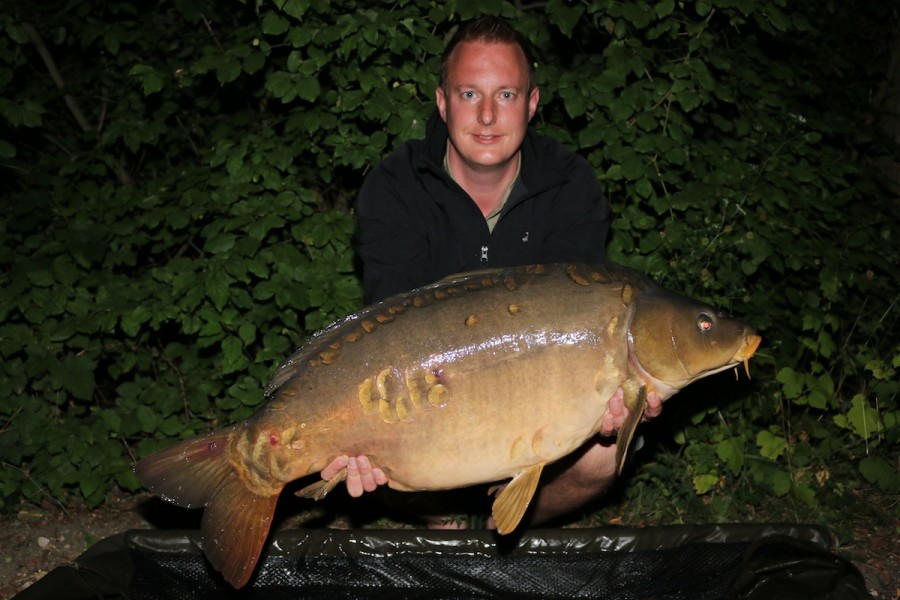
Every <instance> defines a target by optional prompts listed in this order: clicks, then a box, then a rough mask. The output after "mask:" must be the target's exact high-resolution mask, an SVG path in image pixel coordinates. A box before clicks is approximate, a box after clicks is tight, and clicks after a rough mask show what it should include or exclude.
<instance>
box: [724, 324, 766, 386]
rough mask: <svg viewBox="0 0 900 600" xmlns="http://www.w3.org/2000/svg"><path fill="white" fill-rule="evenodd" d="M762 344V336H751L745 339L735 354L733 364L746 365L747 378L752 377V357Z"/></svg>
mask: <svg viewBox="0 0 900 600" xmlns="http://www.w3.org/2000/svg"><path fill="white" fill-rule="evenodd" d="M760 343H762V336H761V335H757V334H755V333H754V334H751V335H748V336H747V337H745V338H744V341H743V343H742V344H741V347H740V348H738V351H737V352H736V353H735V355H734V357H732V359H731V360H732V364H735V365H736V364H737V363H744V372H745V373H746V374H747V377H748V378H749V377H750V357H751V356H753V355H754V353H756V349H757V348H759V345H760Z"/></svg>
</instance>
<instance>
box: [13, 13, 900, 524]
mask: <svg viewBox="0 0 900 600" xmlns="http://www.w3.org/2000/svg"><path fill="white" fill-rule="evenodd" d="M19 10H20V12H18V13H15V14H11V15H4V16H2V17H0V27H2V29H3V31H4V33H5V35H4V36H2V37H0V61H2V65H3V69H0V114H2V115H3V117H4V120H5V124H4V125H3V126H2V129H0V160H2V163H0V164H2V168H3V171H4V175H3V178H2V183H0V186H2V189H3V195H4V198H5V199H7V203H6V205H7V210H5V211H4V212H3V213H2V215H0V219H2V222H3V237H2V243H0V265H2V270H0V356H2V365H0V381H2V384H3V387H4V389H7V390H9V392H8V393H7V394H5V395H4V396H3V397H2V398H0V460H2V463H0V497H2V498H3V502H4V505H5V506H6V507H9V508H12V507H15V506H16V505H17V503H18V502H19V499H20V497H22V496H24V497H25V498H27V499H29V500H31V501H34V502H40V501H42V500H45V499H47V498H53V499H57V500H59V501H71V500H72V499H73V498H77V497H81V498H83V499H84V500H85V501H86V502H87V503H88V504H89V505H97V504H99V503H101V502H102V501H103V499H104V498H105V497H106V496H107V494H108V493H109V491H110V490H111V489H112V488H113V487H119V488H122V489H125V490H131V491H134V490H137V489H138V483H137V481H136V480H135V478H134V476H133V474H132V472H131V466H132V464H133V462H134V460H135V458H136V457H137V456H139V455H143V454H145V453H147V452H149V451H151V450H153V449H155V448H158V447H160V446H162V445H165V444H167V443H169V442H170V441H171V440H172V439H174V438H181V437H184V436H188V435H191V434H194V433H198V432H202V431H206V430H208V429H210V428H213V427H216V426H221V425H224V424H226V423H230V422H233V421H235V420H237V419H240V418H243V417H246V416H248V415H249V414H250V413H252V411H253V410H255V409H256V407H258V406H259V404H260V403H261V402H262V389H263V387H264V385H265V382H266V381H267V379H268V377H269V376H270V375H271V373H272V372H273V371H274V369H275V367H276V366H277V365H278V364H279V362H280V361H281V360H282V359H283V358H284V357H285V356H287V355H288V354H289V353H290V352H291V351H292V350H293V349H294V348H295V347H296V346H297V345H299V344H300V343H302V341H303V340H304V339H305V337H306V336H308V335H309V334H310V333H312V332H313V331H315V330H316V329H318V328H320V327H322V326H324V325H326V324H327V323H329V322H330V321H331V320H333V319H335V318H337V317H340V316H343V315H345V314H347V313H349V312H351V311H352V310H354V309H356V308H359V307H360V303H361V289H360V283H359V279H358V273H357V270H356V264H355V259H354V255H353V251H352V247H351V243H350V240H351V235H352V232H353V228H354V220H353V214H352V204H353V200H354V197H355V193H356V190H357V189H358V187H359V185H360V183H361V182H362V180H363V178H364V177H365V174H366V172H367V170H368V169H369V168H371V167H372V166H373V165H374V164H376V163H377V162H378V161H379V160H380V159H381V158H382V157H383V156H384V155H385V154H387V153H388V152H390V150H391V149H392V148H393V147H395V146H396V145H397V144H399V143H400V142H402V141H404V140H406V139H409V138H411V137H420V136H422V135H423V134H424V123H425V120H426V119H427V118H428V116H429V114H430V113H431V111H432V110H433V108H432V107H433V94H434V87H435V85H436V83H437V71H438V64H439V57H440V52H441V50H442V48H443V45H444V42H445V40H446V38H447V36H449V35H451V34H452V31H453V29H454V28H455V27H456V26H457V25H458V24H459V23H460V22H461V21H462V20H465V19H468V18H471V17H474V16H477V15H479V14H499V15H502V16H504V17H506V18H508V19H510V20H511V21H513V22H514V24H516V25H517V26H518V27H519V28H520V30H521V31H523V32H524V33H525V34H526V35H527V36H528V37H529V39H530V40H531V42H532V43H533V45H534V46H535V50H536V54H537V56H538V57H540V58H539V64H538V69H537V74H538V78H539V84H540V86H541V97H542V106H541V108H540V110H539V114H538V116H537V118H536V119H535V122H534V125H535V127H537V128H538V129H540V130H541V131H543V132H545V133H547V134H549V135H554V136H556V137H559V138H560V139H562V140H563V141H564V142H565V143H567V144H568V145H569V146H570V147H572V148H574V149H576V150H578V151H579V152H581V153H583V154H584V156H586V157H587V158H588V159H589V160H590V161H591V163H592V164H593V165H594V166H595V168H596V169H597V173H598V176H599V177H600V179H601V181H602V183H603V186H604V188H605V189H606V191H607V193H608V195H609V197H610V199H611V202H612V204H613V209H614V212H615V220H614V223H613V236H612V240H611V243H610V247H609V255H610V258H611V259H613V260H615V261H618V262H622V263H625V264H628V265H631V266H634V267H636V268H638V269H640V270H642V271H645V272H647V273H648V274H649V275H651V276H652V277H654V278H656V279H657V280H659V281H660V282H661V283H663V284H665V285H666V286H668V287H670V288H672V289H676V290H679V291H682V292H683V293H685V294H687V295H691V296H695V297H699V298H703V299H704V300H707V301H710V302H713V303H715V304H717V305H719V306H721V307H723V308H725V309H727V310H729V311H731V312H733V313H734V314H736V315H739V316H741V317H742V318H743V319H745V320H747V321H749V322H751V323H753V324H754V325H755V326H756V327H758V328H759V329H760V330H761V331H762V334H763V336H764V339H765V342H764V346H763V347H762V348H761V350H760V352H759V354H758V356H757V357H755V358H754V359H753V361H752V365H751V372H752V377H753V378H752V380H751V381H749V382H748V381H747V380H746V378H741V380H739V381H737V382H734V381H733V380H731V379H729V378H728V376H727V375H719V376H717V377H716V378H714V379H713V380H712V381H711V382H708V383H704V384H702V385H698V386H695V387H693V388H692V389H689V390H687V391H685V392H683V393H682V394H681V396H680V397H679V398H678V399H676V400H673V402H672V403H670V405H667V408H666V410H665V411H664V415H663V416H662V417H660V418H659V419H658V420H657V423H655V424H648V425H647V427H648V428H649V429H650V431H651V432H652V433H653V436H652V437H653V439H655V440H656V442H655V444H653V447H654V448H655V452H653V453H652V454H650V455H649V457H648V458H647V459H645V462H644V463H643V464H639V466H638V467H637V468H636V469H635V472H634V475H633V477H632V480H631V481H630V482H629V484H628V488H627V495H628V496H629V497H630V498H632V499H639V500H640V503H643V504H642V506H649V505H651V504H652V505H653V506H655V507H656V508H655V509H653V510H650V511H648V514H649V513H653V512H654V511H655V512H656V514H657V515H658V516H659V518H660V519H666V520H677V519H685V518H688V516H687V515H686V514H685V513H684V512H683V511H682V512H679V513H676V514H670V513H667V512H666V509H664V508H662V507H665V506H672V505H673V504H674V505H679V506H696V507H699V508H698V510H700V511H701V512H698V513H697V514H696V516H697V518H724V517H725V516H729V517H733V516H735V515H741V514H746V516H748V517H752V516H755V515H756V511H757V510H761V507H763V506H766V504H767V503H768V502H770V501H771V498H773V497H774V498H786V499H792V500H797V501H799V506H801V507H816V506H821V505H823V503H824V504H829V505H835V506H838V505H840V504H841V503H850V502H852V499H853V498H854V494H856V493H857V492H858V490H859V489H861V488H863V487H867V486H869V487H871V486H874V487H875V488H877V489H880V490H881V491H883V492H887V493H896V492H897V490H898V489H900V482H898V475H897V462H896V461H897V456H898V452H897V450H898V425H897V419H898V414H900V411H898V409H897V405H896V396H897V385H898V384H897V380H898V377H897V368H898V365H900V347H898V344H897V341H896V335H895V334H894V333H892V332H896V331H897V329H898V327H897V325H898V323H897V310H896V304H897V299H898V290H897V286H896V284H895V281H896V280H897V272H896V271H897V263H896V257H897V256H898V255H900V253H898V244H897V239H896V223H897V210H898V209H897V204H896V202H894V201H892V200H889V195H888V193H887V191H886V190H885V188H884V187H883V186H882V185H881V183H880V182H879V179H878V177H877V174H876V173H875V172H874V170H873V169H872V168H871V167H870V166H869V161H868V160H867V157H870V156H873V155H874V154H877V153H879V152H885V153H888V152H890V148H889V147H888V146H886V145H885V144H886V142H884V141H883V140H881V139H880V138H879V136H878V135H877V132H876V131H875V130H874V129H873V128H872V127H869V126H868V125H867V123H868V122H869V120H867V119H866V115H869V114H871V112H872V111H873V110H875V109H874V108H873V107H872V106H871V104H870V100H869V96H870V94H869V92H870V91H871V89H872V88H873V86H875V85H877V84H878V83H879V82H880V81H881V78H883V75H882V74H883V72H884V70H885V64H886V61H887V51H886V50H885V46H884V45H879V43H880V42H881V43H884V42H885V40H887V39H889V35H890V33H891V31H890V23H891V22H892V21H891V19H892V18H894V17H895V16H894V15H893V13H892V11H891V9H890V7H882V8H878V7H870V8H867V9H865V10H862V9H859V10H856V11H855V12H853V13H850V12H849V9H845V8H842V7H839V6H836V5H835V6H832V5H826V6H824V7H819V6H816V7H799V6H794V5H789V4H788V3H787V2H786V0H785V1H781V0H761V1H758V2H752V3H738V2H733V1H730V0H718V1H716V0H710V1H706V2H692V3H676V2H674V1H665V0H664V1H661V2H655V3H645V2H624V3H622V2H612V1H595V2H583V3H578V4H571V3H564V2H558V1H555V0H552V1H551V2H548V3H546V4H545V5H541V6H540V7H538V6H534V7H521V6H519V5H517V4H514V3H509V2H497V1H488V2H484V1H482V2H477V3H476V2H462V1H458V2H450V3H443V4H441V3H436V4H433V5H429V6H427V7H426V8H425V9H424V10H423V8H422V6H421V3H415V2H406V1H402V0H401V1H399V2H397V1H394V2H390V3H387V2H365V3H364V2H361V1H350V0H345V1H341V2H330V3H329V2H324V1H319V0H292V1H291V0H288V1H275V2H259V3H249V4H242V3H231V4H229V5H228V6H222V5H220V3H212V2H200V3H198V2H190V3H188V2H184V1H176V2H174V3H168V4H167V5H166V6H164V7H160V6H155V5H146V6H145V5H144V4H140V3H117V4H116V5H115V6H110V5H108V4H106V3H105V4H100V3H97V2H90V1H89V2H83V3H79V4H77V5H73V6H70V7H68V8H66V9H65V10H53V11H48V12H46V13H44V12H42V9H41V8H40V7H37V6H34V7H30V8H28V9H19ZM838 23H840V24H841V27H842V28H843V29H844V30H847V29H848V28H849V29H850V30H852V31H865V32H866V36H863V37H862V38H860V36H856V37H855V38H854V37H853V36H850V35H848V34H847V33H846V31H844V32H838V28H837V24H838ZM858 39H867V40H871V42H870V45H866V44H865V43H863V44H860V43H859V41H858ZM850 40H854V41H853V43H852V44H851V42H850ZM873 57H874V58H873ZM735 497H740V498H742V499H744V501H743V502H740V503H739V502H732V498H735ZM654 498H655V500H654ZM673 499H677V500H678V501H679V502H677V503H673V502H672V500H673ZM648 503H649V504H648ZM799 515H800V513H799V512H798V518H799Z"/></svg>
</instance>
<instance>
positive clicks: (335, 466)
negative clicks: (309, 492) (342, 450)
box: [321, 456, 350, 480]
mask: <svg viewBox="0 0 900 600" xmlns="http://www.w3.org/2000/svg"><path fill="white" fill-rule="evenodd" d="M349 460H350V459H349V457H347V456H338V457H337V458H336V459H334V460H333V461H331V463H330V464H329V465H328V466H327V467H325V468H324V469H322V472H321V475H322V479H326V480H327V479H331V478H332V477H334V476H335V475H337V474H338V473H340V472H341V471H343V470H344V469H345V468H346V467H347V462H348V461H349Z"/></svg>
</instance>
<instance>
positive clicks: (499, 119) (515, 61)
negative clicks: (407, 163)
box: [435, 42, 539, 171]
mask: <svg viewBox="0 0 900 600" xmlns="http://www.w3.org/2000/svg"><path fill="white" fill-rule="evenodd" d="M446 86H447V91H446V92H445V91H444V89H443V88H442V87H438V88H437V90H436V92H435V97H436V101H437V107H438V112H439V113H440V115H441V118H442V119H443V120H444V121H445V122H446V123H447V129H448V130H449V131H450V152H451V161H452V162H457V161H454V160H452V159H454V158H457V159H461V162H462V164H463V165H465V167H466V168H470V169H473V170H475V171H490V170H493V169H502V168H503V167H505V166H508V165H509V162H510V160H511V159H512V158H513V157H515V156H516V153H517V152H518V150H519V146H521V144H522V140H523V139H524V138H525V131H526V130H527V128H528V123H529V121H531V118H532V117H533V116H534V112H535V110H537V105H538V97H539V94H538V89H537V88H536V87H535V88H534V89H533V90H531V91H530V92H529V90H528V70H527V66H526V64H525V56H524V54H523V53H522V51H521V50H520V49H519V47H518V46H516V45H513V44H484V43H481V42H464V43H462V44H460V45H459V46H457V47H456V49H455V50H454V52H453V54H452V55H451V59H450V63H449V64H448V69H447V81H446ZM454 154H455V156H454Z"/></svg>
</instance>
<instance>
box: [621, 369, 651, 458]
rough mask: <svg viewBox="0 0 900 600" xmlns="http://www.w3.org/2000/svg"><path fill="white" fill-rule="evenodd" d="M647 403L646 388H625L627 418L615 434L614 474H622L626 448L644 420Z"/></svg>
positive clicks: (626, 452) (643, 386)
mask: <svg viewBox="0 0 900 600" xmlns="http://www.w3.org/2000/svg"><path fill="white" fill-rule="evenodd" d="M646 403H647V386H645V385H641V386H639V387H637V388H636V389H633V388H631V389H630V388H628V387H626V388H625V407H626V408H627V409H628V418H627V419H626V420H625V423H624V424H623V425H622V427H621V428H620V429H619V433H618V434H616V473H617V474H618V475H621V474H622V469H624V468H625V459H626V458H627V457H628V448H629V446H631V440H632V439H634V432H635V430H637V426H638V425H640V424H641V419H643V418H644V405H645V404H646Z"/></svg>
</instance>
